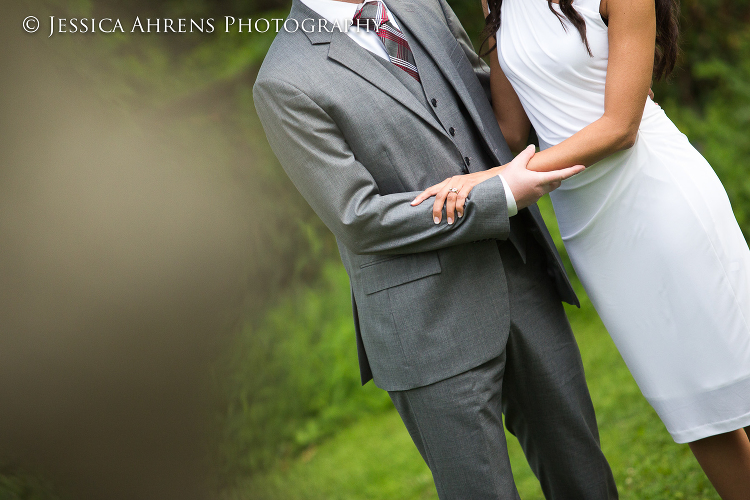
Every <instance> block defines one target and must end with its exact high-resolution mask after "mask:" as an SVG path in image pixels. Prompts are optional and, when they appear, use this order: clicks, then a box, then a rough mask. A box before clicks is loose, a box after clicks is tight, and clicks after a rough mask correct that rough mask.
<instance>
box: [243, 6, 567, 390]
mask: <svg viewBox="0 0 750 500" xmlns="http://www.w3.org/2000/svg"><path fill="white" fill-rule="evenodd" d="M388 8H389V9H391V11H392V12H393V13H394V14H395V15H396V17H397V19H398V22H399V23H402V24H404V25H405V26H406V27H407V28H408V29H409V30H410V32H411V33H412V34H413V35H414V36H415V37H416V38H417V39H418V40H419V41H420V43H421V44H422V45H423V46H424V47H425V49H426V50H427V51H428V52H429V54H430V56H431V57H432V58H433V60H434V61H435V62H436V63H437V65H438V66H439V67H440V69H441V71H443V72H444V75H445V77H446V78H447V79H448V81H449V82H450V83H451V85H452V86H453V88H454V90H455V91H456V93H457V95H458V96H459V97H460V99H461V101H462V103H463V105H464V106H465V108H466V109H467V111H468V112H469V114H470V115H471V118H472V120H473V121H474V123H475V125H476V129H477V130H478V131H479V134H480V135H481V140H482V141H483V144H484V145H485V146H486V149H487V152H488V153H489V154H490V156H491V157H492V158H493V160H495V161H496V163H497V164H498V165H500V164H504V163H507V162H508V161H510V160H511V159H512V155H511V153H510V151H509V150H508V147H507V145H506V144H505V141H504V140H503V138H502V134H501V133H500V129H499V127H498V125H497V121H496V120H495V118H494V114H493V112H492V108H491V106H490V103H489V100H488V96H489V92H488V87H489V70H488V69H487V66H486V65H485V64H484V63H483V62H482V61H481V60H480V59H479V57H478V56H477V55H476V53H475V52H474V50H473V48H472V45H471V42H470V40H469V38H468V36H467V34H466V32H465V31H464V29H463V27H462V26H461V24H460V22H459V21H458V18H457V17H456V16H455V14H454V13H453V11H452V10H451V8H450V7H449V6H448V4H447V3H446V2H445V0H397V1H392V2H389V4H388ZM289 17H290V18H291V19H296V20H297V21H298V22H300V23H301V22H302V21H303V20H304V19H306V18H311V19H314V20H315V23H314V25H315V26H316V27H317V26H318V23H319V19H320V16H319V15H317V14H316V13H314V12H313V11H311V10H310V9H309V8H307V7H306V6H305V5H304V4H302V3H301V2H299V1H298V0H294V3H293V6H292V10H291V13H290V15H289ZM287 26H293V23H288V24H287ZM306 26H308V27H309V26H311V23H310V22H309V21H308V22H307V23H306ZM253 96H254V99H255V106H256V109H257V111H258V115H259V117H260V119H261V122H262V124H263V127H264V130H265V132H266V135H267V137H268V141H269V143H270V145H271V147H272V149H273V151H274V153H275V154H276V156H277V157H278V159H279V162H280V163H281V165H282V167H283V168H284V170H285V171H286V172H287V174H288V175H289V177H290V178H291V180H292V182H293V183H294V185H295V186H296V187H297V189H299V191H300V193H302V195H303V196H304V197H305V199H306V200H307V201H308V203H310V205H311V206H312V208H313V210H315V212H316V213H317V214H318V215H319V216H320V218H321V219H322V220H323V222H324V223H325V224H326V225H327V226H328V228H329V229H330V230H331V231H332V232H333V234H334V235H335V236H336V239H337V241H338V245H339V251H340V253H341V259H342V261H343V263H344V266H345V267H346V270H347V272H348V274H349V278H350V281H351V287H352V297H353V302H354V319H355V325H356V331H357V340H358V348H359V356H360V370H361V375H362V382H363V383H365V382H367V380H369V379H370V378H374V380H375V383H376V384H377V385H378V386H379V387H381V388H383V389H386V390H404V389H410V388H414V387H419V386H422V385H426V384H430V383H433V382H436V381H439V380H442V379H445V378H447V377H450V376H452V375H455V374H458V373H461V372H463V371H466V370H468V369H471V368H474V367H476V366H478V365H480V364H481V363H483V362H485V361H487V360H489V359H491V358H493V357H495V356H498V355H499V354H500V353H501V352H502V351H503V349H504V348H505V343H506V340H507V337H508V330H509V310H508V300H507V287H506V283H505V275H504V272H503V263H502V261H501V258H500V254H499V252H498V248H497V241H496V240H503V239H507V238H508V235H509V230H510V223H509V218H508V212H507V204H506V200H505V193H504V189H503V186H502V182H501V181H500V179H499V178H497V177H494V178H492V179H490V180H488V181H486V182H483V183H481V184H479V185H477V186H476V187H475V188H474V189H473V191H472V192H471V194H470V197H469V199H468V201H467V203H466V207H465V215H464V217H463V218H461V219H458V220H457V221H456V223H454V224H453V225H451V226H449V225H447V224H446V223H445V222H442V223H441V224H439V225H435V224H434V223H433V222H432V216H431V206H432V203H429V202H426V203H423V204H422V205H420V206H418V207H412V206H411V205H410V202H411V201H412V200H413V199H414V197H416V195H417V194H418V193H419V192H421V191H422V190H423V189H425V188H427V187H429V186H431V185H432V184H435V183H438V182H440V181H442V180H444V179H445V178H447V177H450V176H453V175H457V174H461V173H462V170H461V169H462V167H463V159H462V156H461V154H460V152H459V151H458V149H457V148H456V146H455V145H454V143H453V142H452V141H451V138H450V136H449V135H448V134H447V133H446V131H445V130H444V129H443V128H442V127H441V126H440V124H439V122H437V120H436V119H435V118H434V117H433V115H432V114H431V113H430V111H429V110H428V109H426V107H425V106H424V104H423V103H421V102H419V101H418V100H417V98H416V97H415V96H414V95H413V94H412V93H411V92H410V91H409V90H408V89H407V88H406V87H405V86H404V85H403V84H402V83H401V82H400V81H399V80H398V79H397V78H396V77H395V76H394V75H393V74H392V73H390V72H389V71H388V70H387V69H386V68H384V67H383V65H382V64H378V63H377V62H376V61H374V60H373V56H372V55H371V54H370V53H368V52H367V51H366V50H365V49H363V48H362V47H360V46H359V45H357V44H356V42H354V41H353V40H351V39H350V38H349V37H348V36H347V35H346V34H345V33H342V32H339V31H334V32H332V33H330V32H326V31H325V30H323V31H317V30H316V31H313V32H310V33H306V32H304V31H302V30H301V29H300V30H298V31H295V32H291V33H289V32H286V31H284V30H282V31H280V32H279V34H278V35H277V36H276V39H275V40H274V42H273V44H272V45H271V48H270V49H269V51H268V54H267V55H266V58H265V60H264V62H263V65H262V66H261V68H260V71H259V73H258V77H257V80H256V82H255V86H254V88H253ZM475 163H476V162H475ZM470 168H472V169H474V168H477V167H476V166H474V165H472V166H470ZM516 217H521V218H524V220H525V222H526V224H527V226H528V230H529V232H530V233H531V234H533V235H534V237H536V239H537V240H538V241H539V242H540V243H541V244H542V246H543V247H544V248H545V250H546V252H547V254H548V261H549V263H550V274H551V275H553V277H554V278H555V280H556V282H557V285H558V290H559V292H560V294H561V297H562V298H563V299H564V300H566V301H568V302H570V303H575V304H577V303H578V301H577V298H576V296H575V294H574V293H573V290H572V288H571V287H570V283H569V282H568V281H567V278H566V276H565V271H564V268H563V266H562V263H561V261H560V257H559V255H558V254H557V252H556V250H555V247H554V244H553V242H552V239H551V237H550V236H549V233H548V231H547V229H546V227H545V226H544V222H543V221H542V218H541V216H540V214H539V211H538V209H537V207H536V206H533V207H531V209H530V210H522V211H521V213H519V215H517V216H516ZM443 220H445V219H443Z"/></svg>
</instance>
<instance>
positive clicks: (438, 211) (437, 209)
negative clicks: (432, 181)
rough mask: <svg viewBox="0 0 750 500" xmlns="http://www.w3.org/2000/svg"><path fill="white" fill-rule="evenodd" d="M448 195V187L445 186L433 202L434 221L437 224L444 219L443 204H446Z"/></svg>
mask: <svg viewBox="0 0 750 500" xmlns="http://www.w3.org/2000/svg"><path fill="white" fill-rule="evenodd" d="M447 197H448V188H447V187H444V188H443V189H441V190H440V191H439V192H438V193H437V194H436V195H435V203H433V204H432V221H433V222H434V223H435V224H440V221H441V220H443V205H445V199H446V198H447Z"/></svg>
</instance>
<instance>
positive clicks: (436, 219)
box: [432, 217, 440, 224]
mask: <svg viewBox="0 0 750 500" xmlns="http://www.w3.org/2000/svg"><path fill="white" fill-rule="evenodd" d="M432 220H433V222H435V224H440V218H439V217H433V219H432Z"/></svg>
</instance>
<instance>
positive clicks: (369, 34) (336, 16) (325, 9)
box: [300, 0, 518, 217]
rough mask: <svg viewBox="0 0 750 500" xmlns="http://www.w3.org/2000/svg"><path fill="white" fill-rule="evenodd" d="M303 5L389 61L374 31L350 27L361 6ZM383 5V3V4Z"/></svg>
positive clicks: (331, 1)
mask: <svg viewBox="0 0 750 500" xmlns="http://www.w3.org/2000/svg"><path fill="white" fill-rule="evenodd" d="M300 1H301V2H302V3H303V4H305V5H307V6H308V7H309V8H310V10H312V11H313V12H315V13H317V14H318V15H319V16H320V17H322V18H323V19H325V20H326V21H328V22H330V23H335V24H337V25H338V26H341V27H342V28H344V27H346V26H348V27H349V29H348V31H347V33H346V34H347V35H348V36H349V38H351V39H352V40H354V41H355V42H357V45H359V46H360V47H362V48H364V49H366V50H368V51H370V52H372V53H373V54H375V55H376V56H378V57H380V58H382V59H385V60H386V61H390V58H389V57H388V52H386V50H385V46H384V45H383V42H382V41H381V40H380V38H379V37H378V35H377V34H376V33H375V31H374V30H367V29H364V28H362V29H359V28H358V27H356V26H351V22H352V18H353V17H354V14H355V13H356V12H357V9H358V8H359V7H360V6H361V5H362V4H353V3H349V2H343V1H340V0H300ZM384 3H385V2H384ZM385 10H386V11H387V12H388V20H389V21H390V22H391V23H392V24H393V26H395V27H396V28H397V29H399V30H400V29H401V28H400V27H399V25H398V22H397V21H396V17H395V16H394V15H393V13H391V11H390V10H389V9H388V6H387V5H386V7H385ZM497 176H498V177H500V180H501V181H502V183H503V188H504V189H505V200H506V201H507V203H508V217H512V216H514V215H516V214H517V213H518V207H517V206H516V199H515V197H514V196H513V192H512V191H511V190H510V188H509V187H508V183H507V182H506V181H505V179H504V178H503V176H502V174H497Z"/></svg>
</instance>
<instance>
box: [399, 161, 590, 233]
mask: <svg viewBox="0 0 750 500" xmlns="http://www.w3.org/2000/svg"><path fill="white" fill-rule="evenodd" d="M534 152H535V149H534V146H528V147H527V148H526V149H524V150H523V151H522V152H521V153H519V154H518V156H516V157H515V158H514V159H513V161H511V162H509V163H506V164H505V165H504V166H502V167H495V168H491V169H489V170H485V171H483V172H476V173H473V174H466V175H456V176H453V177H450V178H448V179H446V180H444V181H443V182H441V183H440V184H435V185H434V186H432V187H429V188H427V189H426V190H424V191H423V192H422V193H421V194H420V195H419V196H417V197H416V198H414V201H412V202H411V204H412V206H417V205H419V204H420V203H422V202H423V201H425V200H426V199H427V198H430V197H432V196H434V197H435V202H434V203H433V208H432V217H433V221H434V222H435V224H439V223H440V221H441V220H442V215H443V205H445V209H446V210H445V211H446V216H447V219H448V224H453V222H454V220H455V219H454V213H458V216H459V217H463V213H464V203H465V202H466V197H467V196H468V195H469V193H470V192H471V190H472V189H473V188H474V186H476V185H477V184H479V183H480V182H484V181H486V180H487V179H490V178H492V177H493V176H495V175H497V174H499V173H502V174H503V179H505V182H507V183H508V187H509V188H510V190H511V192H512V193H513V197H514V198H515V199H516V206H517V207H518V209H519V210H520V209H522V208H526V207H528V206H529V205H531V204H533V203H536V201H537V200H538V199H539V198H541V197H542V196H544V195H545V194H547V193H549V192H550V191H553V190H555V189H557V188H558V187H560V183H561V182H562V181H564V180H565V179H567V178H569V177H572V176H574V175H575V174H577V173H579V172H581V171H582V170H583V169H584V168H585V167H584V166H583V165H575V166H573V167H568V168H564V169H561V170H553V171H551V172H535V171H533V170H528V169H527V168H526V165H527V164H528V163H529V160H531V158H532V157H533V156H534Z"/></svg>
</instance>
